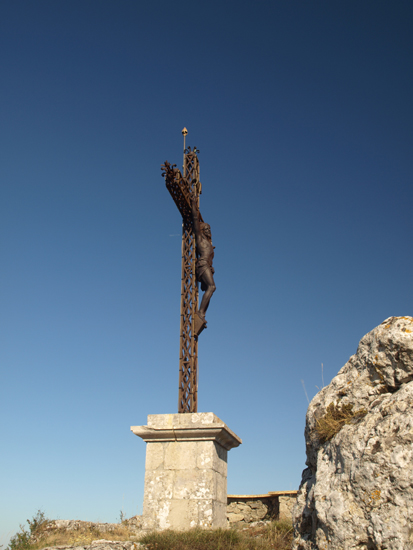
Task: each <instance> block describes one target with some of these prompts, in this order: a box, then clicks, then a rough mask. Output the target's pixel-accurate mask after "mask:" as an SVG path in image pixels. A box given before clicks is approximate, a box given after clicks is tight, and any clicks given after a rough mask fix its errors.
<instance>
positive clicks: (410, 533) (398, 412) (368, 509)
mask: <svg viewBox="0 0 413 550" xmlns="http://www.w3.org/2000/svg"><path fill="white" fill-rule="evenodd" d="M412 404H413V318H412V317H390V318H389V319H386V321H384V322H383V323H382V324H381V325H379V326H378V327H376V328H375V329H374V330H372V331H371V332H369V333H368V334H367V335H366V336H364V338H362V340H361V341H360V344H359V346H358V349H357V353H356V354H355V355H353V356H352V357H351V358H350V359H349V361H348V362H347V363H346V364H345V365H344V367H343V368H342V369H341V370H340V371H339V373H338V374H337V376H336V377H335V378H334V379H333V380H332V381H331V383H330V384H329V385H328V386H327V387H325V388H323V389H322V390H321V391H320V392H319V393H318V394H317V395H316V396H315V397H314V399H313V400H312V401H311V403H310V406H309V408H308V411H307V416H306V428H305V441H306V452H307V461H306V464H307V466H308V467H307V469H306V470H304V472H303V476H302V481H301V485H300V489H299V492H298V498H297V503H296V505H295V508H294V510H293V522H294V532H295V538H294V543H293V549H294V550H315V549H317V550H318V549H319V550H321V549H326V550H329V549H331V550H333V549H334V550H350V549H356V548H357V550H384V549H386V550H406V549H408V548H413V460H412V459H413V407H412Z"/></svg>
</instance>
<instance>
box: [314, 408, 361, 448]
mask: <svg viewBox="0 0 413 550" xmlns="http://www.w3.org/2000/svg"><path fill="white" fill-rule="evenodd" d="M366 414H367V411H366V409H360V410H358V411H353V405H351V404H350V403H347V404H343V405H341V406H340V405H338V404H337V405H336V404H335V403H330V405H329V406H328V407H327V409H326V412H325V413H324V415H323V416H322V417H321V418H319V419H318V420H317V421H316V427H315V431H316V432H317V435H318V438H319V439H320V442H321V443H325V442H326V441H329V440H330V439H332V438H333V437H334V436H335V435H336V434H337V433H338V432H339V431H340V430H341V428H342V427H343V426H344V425H345V424H350V423H352V422H354V421H356V420H358V419H360V418H363V416H365V415H366Z"/></svg>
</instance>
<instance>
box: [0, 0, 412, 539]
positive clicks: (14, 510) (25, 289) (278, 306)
mask: <svg viewBox="0 0 413 550" xmlns="http://www.w3.org/2000/svg"><path fill="white" fill-rule="evenodd" d="M412 25H413V3H412V2H411V1H410V0H406V1H398V0H393V1H391V2H390V1H382V0H374V1H370V0H363V2H360V1H359V0H345V1H344V0H341V1H335V0H334V1H332V0H324V1H310V2H309V1H304V0H303V1H297V0H290V1H287V0H284V1H271V2H270V1H267V2H263V1H255V2H252V1H248V2H245V1H239V0H237V1H235V0H234V1H233V0H224V1H222V0H221V1H219V2H218V1H215V0H209V1H208V2H190V1H187V0H184V1H176V2H169V1H165V0H163V1H158V0H151V1H150V2H149V1H147V2H144V1H141V0H133V1H132V0H116V1H114V0H112V1H106V0H99V1H91V0H87V1H85V0H82V1H80V0H70V1H69V0H60V1H58V2H56V1H55V0H53V1H52V0H50V1H45V0H36V1H23V0H13V1H12V0H4V1H3V2H1V5H0V69H1V80H0V94H1V95H0V98H1V101H0V122H1V133H0V141H1V143H0V155H1V162H0V199H1V201H0V203H1V206H0V208H1V212H0V229H1V230H0V234H1V242H0V246H1V278H0V283H1V284H0V288H1V291H0V296H1V302H0V367H1V383H0V407H1V415H0V423H1V424H0V440H1V444H2V449H1V453H0V526H1V534H2V537H3V538H2V539H1V541H0V543H1V542H3V543H5V542H7V540H8V537H9V536H10V535H12V534H14V533H15V532H16V530H17V528H18V524H19V523H21V522H24V521H25V520H26V518H31V517H32V516H33V515H34V514H35V513H36V510H37V509H38V508H41V509H43V510H44V511H45V513H46V515H47V516H48V517H50V518H62V519H74V518H79V519H85V520H100V521H116V520H117V519H118V518H119V513H120V510H121V509H123V511H124V513H125V515H127V516H131V515H134V514H136V513H141V512H142V501H143V481H144V462H145V444H144V443H143V441H142V440H140V439H139V438H137V437H136V436H134V435H133V434H132V433H131V432H130V431H129V427H130V426H131V425H141V424H145V423H146V417H147V415H148V414H153V413H174V412H176V410H177V399H178V352H179V302H180V266H181V259H180V247H181V243H180V233H181V220H180V216H179V213H178V211H177V209H176V207H175V205H174V204H173V202H172V199H171V197H170V196H169V194H168V192H167V190H166V189H165V186H164V181H163V179H162V178H161V170H160V165H161V163H163V162H164V161H165V160H166V159H167V160H169V161H170V162H175V163H177V164H178V165H180V164H181V162H182V136H181V129H182V128H183V127H184V126H186V127H187V128H188V130H189V135H188V138H187V144H189V145H191V146H194V145H195V146H197V147H198V148H199V149H200V151H201V153H200V155H199V158H200V163H201V181H202V183H203V195H202V202H201V211H202V215H203V217H204V219H205V220H206V221H207V222H209V223H210V224H211V229H212V237H213V241H214V244H215V246H216V250H215V261H214V267H215V270H216V277H215V280H216V285H217V291H216V293H215V295H214V296H213V299H212V301H211V306H210V308H209V310H208V315H207V319H208V330H207V331H205V332H204V333H203V334H202V336H201V337H200V344H199V365H200V380H199V409H200V411H204V412H208V411H212V412H214V413H215V414H217V415H218V416H219V417H220V418H222V420H224V421H225V422H226V423H227V424H228V426H229V427H230V428H231V429H233V430H234V431H235V432H236V433H237V434H238V435H239V436H240V437H241V438H242V439H243V445H242V446H241V447H239V448H238V449H234V450H232V451H231V452H230V453H229V479H228V491H229V493H250V494H254V493H264V492H267V491H275V490H282V489H295V488H297V487H298V485H299V482H300V477H301V471H302V469H303V468H304V465H305V464H304V463H305V445H304V436H303V430H304V423H305V413H306V409H307V405H308V404H307V399H306V396H305V393H304V390H303V386H302V382H301V380H303V381H304V383H305V387H306V389H307V393H308V396H309V398H310V399H311V398H312V397H313V396H314V395H315V393H316V392H317V387H316V386H318V387H321V385H322V376H321V363H323V364H324V383H325V384H327V383H328V382H329V381H330V380H331V378H332V377H333V376H335V374H336V373H337V372H338V370H339V369H340V368H341V366H342V365H343V364H344V363H345V362H346V361H347V360H348V358H349V356H350V355H352V354H353V353H354V352H355V351H356V348H357V344H358V342H359V340H360V338H361V337H362V336H363V335H364V334H365V333H367V332H368V331H369V330H371V329H373V328H374V327H375V326H376V325H378V324H379V323H380V322H382V321H383V320H384V319H385V318H387V317H389V316H391V315H411V314H412V313H413V307H412V305H413V304H412V273H413V258H412V198H413V191H412V171H413V170H412V146H413V131H412V128H413V124H412V122H413V120H412V118H413V117H412V115H413V112H412V111H413V108H412V97H413V86H412V84H413V77H412V73H413V56H412V53H413V40H412Z"/></svg>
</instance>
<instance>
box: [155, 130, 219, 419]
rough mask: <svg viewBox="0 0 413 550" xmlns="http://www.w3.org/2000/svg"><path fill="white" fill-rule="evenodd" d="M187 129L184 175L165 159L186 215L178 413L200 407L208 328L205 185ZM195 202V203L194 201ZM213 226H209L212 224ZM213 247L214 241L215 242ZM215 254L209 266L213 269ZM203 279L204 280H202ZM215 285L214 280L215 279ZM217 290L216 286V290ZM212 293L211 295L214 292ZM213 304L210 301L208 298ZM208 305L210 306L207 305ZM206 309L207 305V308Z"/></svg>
mask: <svg viewBox="0 0 413 550" xmlns="http://www.w3.org/2000/svg"><path fill="white" fill-rule="evenodd" d="M187 133H188V132H187V130H186V128H184V129H183V130H182V134H183V135H184V166H183V175H182V174H181V172H180V171H179V170H178V168H176V165H175V164H173V165H171V164H170V163H169V162H167V161H165V164H163V165H162V170H163V172H162V175H163V176H164V177H165V184H166V187H167V189H168V191H169V192H170V194H171V196H172V198H173V200H174V202H175V204H176V206H177V207H178V210H179V212H180V213H181V216H182V280H181V327H180V352H179V398H178V413H187V412H189V413H193V412H197V410H198V336H199V335H200V334H201V332H202V331H203V330H204V328H206V321H205V317H204V316H203V317H202V316H200V312H199V311H198V281H197V277H196V261H197V258H196V256H197V243H196V235H195V230H194V225H195V223H196V222H194V212H195V210H196V211H197V214H196V215H197V218H198V220H199V223H198V226H201V225H202V226H204V225H206V224H204V223H203V219H202V216H201V213H200V212H199V195H200V194H201V192H202V186H201V183H200V181H199V161H198V156H197V153H199V151H198V150H197V149H196V147H194V149H193V150H191V148H190V147H188V148H186V147H185V137H186V135H187ZM194 203H195V204H194ZM208 227H209V226H208ZM211 250H212V242H211ZM212 257H213V253H212V256H211V260H210V265H209V267H207V269H210V270H212V273H213V269H212ZM211 277H212V274H211ZM201 280H202V279H201ZM212 284H213V279H212ZM214 290H215V285H214V286H213V290H212V292H213V291H214ZM212 292H210V294H212ZM208 303H209V300H208ZM206 307H208V305H207V306H206ZM205 309H206V308H205Z"/></svg>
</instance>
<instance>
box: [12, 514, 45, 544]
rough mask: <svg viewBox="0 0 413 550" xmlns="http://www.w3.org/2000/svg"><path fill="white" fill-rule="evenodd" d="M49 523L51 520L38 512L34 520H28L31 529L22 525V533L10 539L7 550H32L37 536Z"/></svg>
mask: <svg viewBox="0 0 413 550" xmlns="http://www.w3.org/2000/svg"><path fill="white" fill-rule="evenodd" d="M48 521H49V520H48V519H46V518H45V515H44V513H43V512H42V511H40V510H38V511H37V514H36V515H35V516H34V518H33V519H31V520H30V519H28V520H27V523H28V524H29V529H28V530H27V529H26V528H25V526H24V525H20V532H19V533H16V534H15V535H14V537H12V538H11V539H10V542H9V545H8V546H7V548H6V550H30V548H31V546H32V544H33V539H34V538H35V537H36V535H39V533H40V532H41V531H42V528H43V527H44V526H45V525H46V524H47V522H48Z"/></svg>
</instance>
